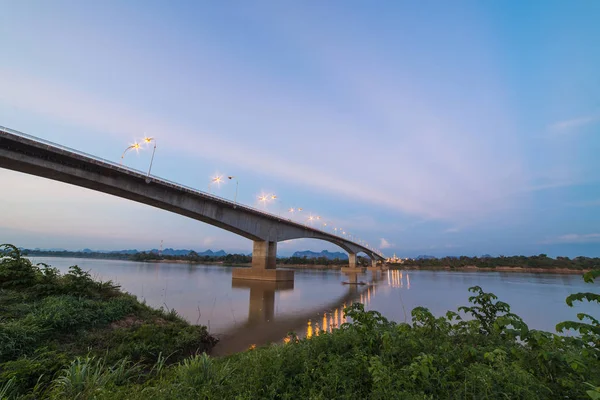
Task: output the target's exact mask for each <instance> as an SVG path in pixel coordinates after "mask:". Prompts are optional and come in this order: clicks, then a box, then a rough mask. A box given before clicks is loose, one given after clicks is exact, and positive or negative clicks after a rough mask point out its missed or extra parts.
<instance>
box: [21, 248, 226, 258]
mask: <svg viewBox="0 0 600 400" xmlns="http://www.w3.org/2000/svg"><path fill="white" fill-rule="evenodd" d="M21 250H27V251H28V252H29V253H32V254H35V253H69V254H89V255H90V256H92V255H94V254H113V255H123V256H127V255H132V254H138V253H142V252H145V253H156V254H158V252H159V251H158V249H152V250H137V249H128V250H91V249H87V248H86V249H83V250H80V251H68V250H65V249H39V248H36V249H21ZM192 251H193V250H186V249H181V250H175V249H172V248H167V249H164V250H163V251H162V254H163V255H165V256H187V255H188V254H190V252H192ZM196 254H198V255H199V256H211V257H224V256H226V255H227V254H228V253H227V252H226V251H224V250H219V251H212V250H206V251H196Z"/></svg>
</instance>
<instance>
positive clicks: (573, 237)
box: [540, 233, 600, 244]
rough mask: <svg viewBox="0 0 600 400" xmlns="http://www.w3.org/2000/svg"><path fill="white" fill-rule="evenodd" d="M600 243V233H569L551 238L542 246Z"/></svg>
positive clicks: (543, 242)
mask: <svg viewBox="0 0 600 400" xmlns="http://www.w3.org/2000/svg"><path fill="white" fill-rule="evenodd" d="M597 242H600V233H584V234H581V233H568V234H566V235H561V236H558V237H555V238H550V239H547V240H544V241H542V242H540V243H541V244H560V243H597Z"/></svg>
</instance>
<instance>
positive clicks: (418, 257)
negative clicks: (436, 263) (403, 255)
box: [416, 255, 436, 260]
mask: <svg viewBox="0 0 600 400" xmlns="http://www.w3.org/2000/svg"><path fill="white" fill-rule="evenodd" d="M434 258H436V257H435V256H426V255H420V256H417V258H416V260H433V259H434Z"/></svg>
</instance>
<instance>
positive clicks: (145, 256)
mask: <svg viewBox="0 0 600 400" xmlns="http://www.w3.org/2000/svg"><path fill="white" fill-rule="evenodd" d="M23 255H26V256H38V257H74V258H98V259H112V260H131V261H160V260H165V261H175V260H177V261H188V262H191V263H203V262H209V263H214V262H222V263H224V264H248V263H251V262H252V256H251V255H245V254H227V255H225V256H211V255H201V254H198V253H197V252H195V251H191V252H190V253H189V254H187V255H165V254H159V253H158V252H155V251H141V252H137V253H134V254H126V253H102V252H89V251H67V250H58V251H49V250H29V249H23ZM277 262H278V263H279V264H284V265H345V264H348V260H347V259H340V258H335V259H329V258H327V257H315V258H309V257H306V256H303V257H279V258H277ZM356 262H357V263H358V264H359V265H369V263H370V261H369V259H368V258H366V257H360V256H359V257H357V260H356Z"/></svg>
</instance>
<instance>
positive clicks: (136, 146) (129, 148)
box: [120, 142, 140, 165]
mask: <svg viewBox="0 0 600 400" xmlns="http://www.w3.org/2000/svg"><path fill="white" fill-rule="evenodd" d="M131 149H135V150H136V151H138V150H139V149H140V144H139V143H138V142H135V143H133V144H132V145H131V146H129V147H128V148H126V149H125V151H124V152H123V154H122V155H121V163H120V164H121V165H123V157H125V153H127V152H128V151H129V150H131Z"/></svg>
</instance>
